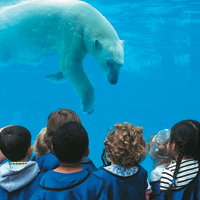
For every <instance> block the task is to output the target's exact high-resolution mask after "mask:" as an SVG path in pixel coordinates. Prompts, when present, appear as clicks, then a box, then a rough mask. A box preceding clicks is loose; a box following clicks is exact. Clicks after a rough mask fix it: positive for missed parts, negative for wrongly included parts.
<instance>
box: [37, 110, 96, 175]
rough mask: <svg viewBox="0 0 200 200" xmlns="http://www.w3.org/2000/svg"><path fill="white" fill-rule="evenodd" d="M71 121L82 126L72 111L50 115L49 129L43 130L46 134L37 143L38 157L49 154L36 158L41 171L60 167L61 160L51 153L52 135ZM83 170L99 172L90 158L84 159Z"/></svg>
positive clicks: (38, 138) (62, 111)
mask: <svg viewBox="0 0 200 200" xmlns="http://www.w3.org/2000/svg"><path fill="white" fill-rule="evenodd" d="M69 121H76V122H79V123H80V124H81V120H80V118H79V117H78V115H77V114H76V113H75V112H73V111H72V110H70V109H60V110H58V111H55V112H52V113H51V114H50V115H49V117H48V120H47V127H46V129H45V130H43V131H45V133H44V132H43V131H42V132H41V133H40V134H42V135H43V136H41V137H40V134H39V136H38V137H37V140H36V143H35V150H36V152H35V153H36V155H42V153H44V152H47V154H44V155H43V156H41V157H39V158H36V162H37V163H38V165H39V168H40V170H42V171H44V172H47V171H50V170H52V169H55V168H57V167H59V166H60V163H59V160H58V159H57V158H56V156H55V155H54V154H52V152H51V146H52V135H53V133H54V131H55V130H56V129H57V128H58V127H59V126H61V125H62V124H64V123H65V122H69ZM38 140H39V141H38ZM82 168H84V169H86V170H88V171H90V172H92V171H95V170H97V168H96V167H95V165H94V164H93V162H92V161H91V160H90V159H89V158H88V157H84V158H83V160H82Z"/></svg>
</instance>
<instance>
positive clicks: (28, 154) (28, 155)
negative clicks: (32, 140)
mask: <svg viewBox="0 0 200 200" xmlns="http://www.w3.org/2000/svg"><path fill="white" fill-rule="evenodd" d="M32 153H33V147H32V145H30V146H29V148H28V151H27V157H28V158H30V157H31V156H32Z"/></svg>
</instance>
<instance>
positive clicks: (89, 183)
mask: <svg viewBox="0 0 200 200" xmlns="http://www.w3.org/2000/svg"><path fill="white" fill-rule="evenodd" d="M52 140H53V146H52V151H53V152H54V153H55V155H56V157H57V158H58V159H59V161H60V166H59V167H58V168H56V169H54V170H53V171H49V172H47V173H46V174H45V175H44V176H43V177H42V179H41V181H40V185H39V187H40V188H39V189H38V191H37V192H36V193H35V194H34V195H33V196H32V198H31V199H32V200H39V199H43V200H45V199H46V200H55V199H59V200H64V199H70V200H81V199H91V200H92V199H106V196H105V195H104V186H105V180H103V179H101V178H99V177H97V176H95V175H93V174H91V173H90V172H88V171H87V170H84V169H82V168H81V162H82V159H83V157H84V156H88V154H89V149H88V144H89V139H88V135H87V132H86V130H85V129H84V127H83V126H82V125H81V124H80V123H78V122H72V121H71V122H67V123H65V124H63V125H62V126H60V127H59V128H58V129H57V130H56V131H55V132H54V133H53V138H52Z"/></svg>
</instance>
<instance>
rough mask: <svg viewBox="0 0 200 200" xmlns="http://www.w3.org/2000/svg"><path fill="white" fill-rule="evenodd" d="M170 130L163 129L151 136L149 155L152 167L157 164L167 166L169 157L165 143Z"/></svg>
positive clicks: (167, 140) (169, 160)
mask: <svg viewBox="0 0 200 200" xmlns="http://www.w3.org/2000/svg"><path fill="white" fill-rule="evenodd" d="M169 137H170V130H169V129H164V130H161V131H159V132H158V133H157V134H155V135H154V136H153V138H152V139H151V142H150V148H151V155H152V160H153V165H154V167H157V166H158V165H166V166H168V165H169V164H170V162H171V159H170V158H169V156H168V155H167V148H166V147H167V144H168V142H169Z"/></svg>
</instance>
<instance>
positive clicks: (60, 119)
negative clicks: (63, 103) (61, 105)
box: [44, 109, 81, 149]
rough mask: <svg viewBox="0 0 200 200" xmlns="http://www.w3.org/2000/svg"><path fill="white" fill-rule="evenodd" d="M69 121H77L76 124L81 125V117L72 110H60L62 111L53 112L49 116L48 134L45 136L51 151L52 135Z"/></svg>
mask: <svg viewBox="0 0 200 200" xmlns="http://www.w3.org/2000/svg"><path fill="white" fill-rule="evenodd" d="M69 121H76V122H79V123H81V120H80V118H79V116H78V115H77V114H76V113H75V112H74V111H72V110H70V109H60V110H57V111H54V112H52V113H51V114H50V115H49V117H48V120H47V124H46V126H47V129H46V134H45V136H44V140H45V143H46V144H47V146H48V148H49V149H51V145H52V135H53V133H54V131H55V130H56V129H57V128H58V127H59V126H61V125H62V124H64V123H66V122H69Z"/></svg>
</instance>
